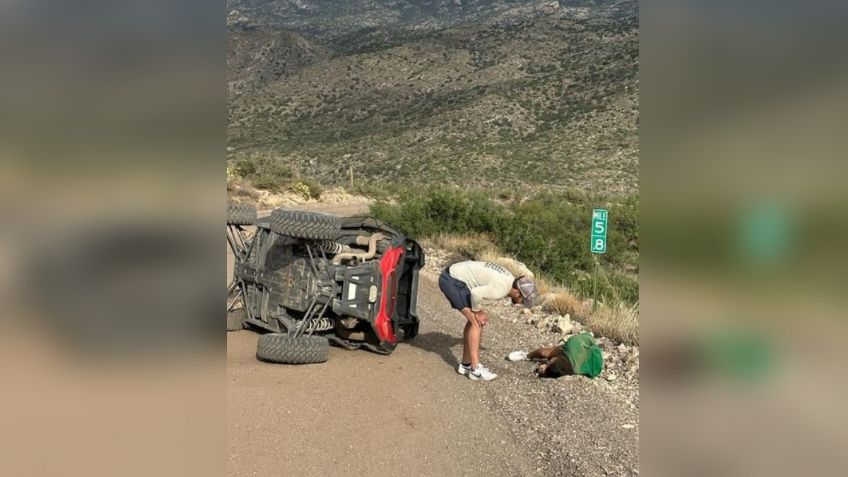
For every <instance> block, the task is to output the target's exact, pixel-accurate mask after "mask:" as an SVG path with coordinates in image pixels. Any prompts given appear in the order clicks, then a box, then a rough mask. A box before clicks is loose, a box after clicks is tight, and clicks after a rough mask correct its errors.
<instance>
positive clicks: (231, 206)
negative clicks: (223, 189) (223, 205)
mask: <svg viewBox="0 0 848 477" xmlns="http://www.w3.org/2000/svg"><path fill="white" fill-rule="evenodd" d="M255 223H256V207H253V206H252V205H250V204H237V203H235V202H227V225H253V224H255Z"/></svg>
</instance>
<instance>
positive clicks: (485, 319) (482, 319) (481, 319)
mask: <svg viewBox="0 0 848 477" xmlns="http://www.w3.org/2000/svg"><path fill="white" fill-rule="evenodd" d="M475 315H476V317H477V323H478V324H479V325H480V326H481V327H483V326H486V325H488V324H489V315H488V314H486V312H485V311H483V310H480V311H478V312H476V313H475Z"/></svg>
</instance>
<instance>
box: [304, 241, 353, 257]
mask: <svg viewBox="0 0 848 477" xmlns="http://www.w3.org/2000/svg"><path fill="white" fill-rule="evenodd" d="M313 246H314V247H315V248H316V249H318V250H321V251H322V252H324V253H329V254H333V255H335V254H337V253H342V252H344V251H345V249H346V248H348V247H345V246H344V245H342V244H340V243H338V242H334V241H332V240H318V241H316V242H315V243H314V245H313Z"/></svg>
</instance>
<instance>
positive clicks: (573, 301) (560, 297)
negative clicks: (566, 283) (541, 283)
mask: <svg viewBox="0 0 848 477" xmlns="http://www.w3.org/2000/svg"><path fill="white" fill-rule="evenodd" d="M542 308H543V309H544V310H545V311H548V312H551V313H556V314H558V315H565V314H568V315H571V317H572V318H574V319H576V320H577V321H581V322H584V324H585V321H586V318H587V316H588V315H589V313H588V310H587V306H586V304H585V303H583V301H582V300H580V299H579V298H577V297H576V296H574V295H573V294H571V292H570V291H568V290H567V289H565V288H558V289H556V290H554V291H552V292H550V293H549V294H548V296H547V298H545V301H544V302H543V303H542Z"/></svg>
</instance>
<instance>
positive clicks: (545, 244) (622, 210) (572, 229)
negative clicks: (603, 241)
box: [371, 189, 639, 303]
mask: <svg viewBox="0 0 848 477" xmlns="http://www.w3.org/2000/svg"><path fill="white" fill-rule="evenodd" d="M598 204H602V205H605V206H606V208H607V209H609V210H610V220H611V224H612V227H611V228H610V231H609V232H608V236H607V253H606V254H604V255H603V256H601V258H600V259H598V266H599V267H600V278H599V279H598V285H597V286H598V295H599V298H603V300H604V301H606V302H609V303H617V302H625V303H635V302H636V301H637V300H638V296H639V284H638V281H637V280H635V279H633V278H630V277H628V276H626V275H624V274H623V270H624V269H625V268H631V269H632V268H637V267H635V265H636V264H635V263H633V262H634V261H637V260H638V254H634V253H632V250H630V251H629V250H628V242H629V241H630V240H633V239H636V240H638V208H639V202H638V198H635V197H634V198H627V199H626V200H623V201H620V202H612V203H609V202H607V201H605V200H601V199H599V198H595V197H590V196H587V195H585V194H579V193H573V192H572V193H559V194H553V193H543V194H537V195H536V196H534V197H531V198H528V199H526V200H523V201H515V202H512V203H511V204H509V205H500V204H498V203H497V202H495V201H494V200H492V199H490V198H489V197H488V196H487V195H485V194H484V193H480V192H466V191H458V190H448V189H436V190H430V191H416V192H409V193H406V194H398V196H397V197H396V200H395V202H393V203H389V202H386V201H378V202H376V203H375V204H373V205H372V206H371V213H372V214H373V215H374V216H375V217H377V218H379V219H381V220H384V221H386V222H388V223H390V224H392V225H394V226H395V227H397V228H398V229H400V230H401V231H403V232H404V233H406V234H407V235H409V236H412V237H418V238H423V237H437V236H439V235H445V234H473V233H478V234H485V235H486V236H487V237H489V238H490V239H491V240H492V242H493V243H494V245H496V246H497V247H498V249H500V250H502V251H503V252H505V253H506V254H507V255H510V256H513V257H515V258H516V259H518V260H520V261H521V262H523V263H524V264H526V265H527V266H528V267H529V268H530V269H531V270H536V271H539V272H541V273H544V274H545V275H546V276H547V277H548V278H549V279H551V280H552V281H555V282H559V283H563V284H565V285H566V286H568V287H569V288H571V289H572V290H573V291H575V292H576V293H578V294H579V295H581V296H591V295H592V290H593V280H592V272H593V271H594V266H595V258H593V256H592V253H591V252H590V251H589V228H590V215H591V210H592V208H594V207H596V206H598ZM628 252H629V253H628ZM637 269H638V268H637Z"/></svg>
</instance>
